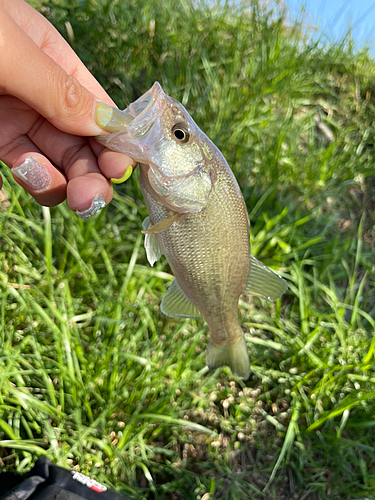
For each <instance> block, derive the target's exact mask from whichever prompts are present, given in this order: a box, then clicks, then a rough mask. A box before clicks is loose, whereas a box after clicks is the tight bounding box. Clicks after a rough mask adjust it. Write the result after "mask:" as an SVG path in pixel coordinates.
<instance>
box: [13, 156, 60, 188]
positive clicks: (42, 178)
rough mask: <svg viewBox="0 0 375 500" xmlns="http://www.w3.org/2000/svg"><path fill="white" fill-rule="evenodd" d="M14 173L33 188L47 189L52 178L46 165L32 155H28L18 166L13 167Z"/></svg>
mask: <svg viewBox="0 0 375 500" xmlns="http://www.w3.org/2000/svg"><path fill="white" fill-rule="evenodd" d="M12 174H13V175H14V176H15V177H18V178H19V179H21V180H22V181H23V182H24V183H25V184H27V185H28V186H30V187H31V188H33V189H45V188H46V187H48V186H49V185H50V184H51V180H52V178H51V174H50V173H49V172H48V170H47V169H46V167H45V166H44V165H41V164H40V163H39V162H37V161H36V160H35V158H32V157H31V156H28V157H27V158H26V160H25V161H24V162H23V163H21V165H19V166H18V167H15V168H12Z"/></svg>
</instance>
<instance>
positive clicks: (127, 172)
mask: <svg viewBox="0 0 375 500" xmlns="http://www.w3.org/2000/svg"><path fill="white" fill-rule="evenodd" d="M132 173H133V167H132V166H131V165H129V167H128V168H127V169H126V170H125V173H124V175H123V176H122V177H121V178H120V179H111V182H113V184H121V183H122V182H125V181H127V180H128V179H129V177H130V176H131V175H132Z"/></svg>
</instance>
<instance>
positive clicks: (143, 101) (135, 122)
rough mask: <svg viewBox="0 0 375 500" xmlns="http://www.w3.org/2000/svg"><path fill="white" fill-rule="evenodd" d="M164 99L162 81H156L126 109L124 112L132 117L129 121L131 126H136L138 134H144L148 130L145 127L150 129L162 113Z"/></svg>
mask: <svg viewBox="0 0 375 500" xmlns="http://www.w3.org/2000/svg"><path fill="white" fill-rule="evenodd" d="M164 100H165V93H164V91H163V89H162V88H161V85H160V83H159V82H155V83H154V84H153V86H152V87H151V88H150V90H148V91H147V92H145V93H144V94H143V95H142V96H141V97H139V98H138V99H137V100H136V101H134V102H132V103H131V104H130V105H129V106H128V107H127V108H126V109H125V110H124V113H127V114H128V115H129V118H132V120H131V121H130V123H129V125H130V127H129V128H130V129H132V128H134V129H136V130H134V131H137V132H138V134H140V135H144V133H145V132H146V131H147V130H146V131H145V130H144V129H145V128H146V129H149V128H150V126H151V125H152V124H153V123H154V122H155V120H156V119H157V118H158V117H159V116H160V114H161V113H162V111H163V108H164V106H163V104H164ZM138 134H137V135H138Z"/></svg>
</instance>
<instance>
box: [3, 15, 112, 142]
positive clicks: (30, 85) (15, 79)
mask: <svg viewBox="0 0 375 500" xmlns="http://www.w3.org/2000/svg"><path fill="white" fill-rule="evenodd" d="M46 42H47V41H46ZM0 47H1V58H0V87H1V91H2V93H6V94H10V95H13V96H15V97H17V98H18V99H20V100H21V101H23V102H25V103H26V104H28V105H29V106H30V107H31V108H33V109H35V110H36V111H37V112H38V113H40V114H41V115H42V116H44V117H45V118H46V119H47V120H48V121H49V122H51V123H52V124H53V125H54V126H56V127H57V128H58V129H60V130H62V131H64V132H67V133H69V134H74V135H80V136H94V135H98V134H100V133H103V130H102V129H101V128H100V127H99V126H98V125H97V124H96V123H95V108H96V106H97V103H98V100H97V99H96V97H95V96H94V95H93V94H92V93H91V92H89V91H88V90H87V89H86V88H85V87H83V86H82V85H81V84H80V83H79V82H78V80H77V79H76V78H74V76H72V75H70V74H67V72H66V71H65V70H64V69H63V68H62V67H61V66H59V65H58V64H57V63H56V62H55V61H54V60H53V59H52V58H51V57H49V56H48V55H47V54H46V53H44V52H43V50H41V49H40V48H39V47H38V46H37V44H36V43H35V42H34V41H33V40H32V39H31V38H29V36H28V35H27V34H26V33H25V32H24V31H22V30H21V29H20V27H19V26H18V25H17V24H16V23H15V22H14V21H13V20H12V18H11V17H10V16H9V15H8V14H7V13H6V12H5V11H4V10H3V9H2V8H1V7H0ZM71 73H73V74H74V71H72V72H71ZM77 73H78V69H77Z"/></svg>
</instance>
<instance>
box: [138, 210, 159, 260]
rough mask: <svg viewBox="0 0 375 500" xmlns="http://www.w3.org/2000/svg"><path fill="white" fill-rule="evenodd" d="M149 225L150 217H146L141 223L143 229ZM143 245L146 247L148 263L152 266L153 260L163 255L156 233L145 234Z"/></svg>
mask: <svg viewBox="0 0 375 500" xmlns="http://www.w3.org/2000/svg"><path fill="white" fill-rule="evenodd" d="M150 225H151V223H150V217H146V218H145V220H144V221H143V223H142V227H143V229H149V227H150ZM144 245H145V249H146V255H147V260H148V261H149V263H150V265H151V266H153V265H154V264H155V262H156V261H157V260H159V259H160V257H161V256H162V255H163V254H162V251H161V250H160V247H159V244H158V241H157V239H156V234H146V235H145V244H144Z"/></svg>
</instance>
